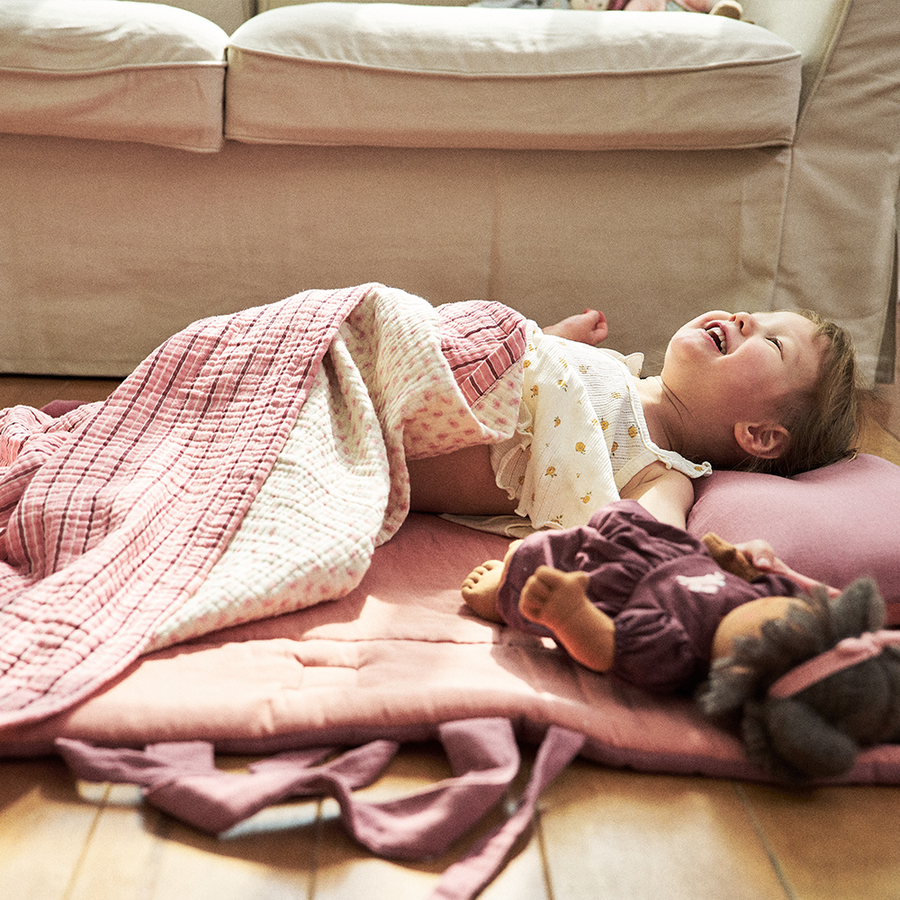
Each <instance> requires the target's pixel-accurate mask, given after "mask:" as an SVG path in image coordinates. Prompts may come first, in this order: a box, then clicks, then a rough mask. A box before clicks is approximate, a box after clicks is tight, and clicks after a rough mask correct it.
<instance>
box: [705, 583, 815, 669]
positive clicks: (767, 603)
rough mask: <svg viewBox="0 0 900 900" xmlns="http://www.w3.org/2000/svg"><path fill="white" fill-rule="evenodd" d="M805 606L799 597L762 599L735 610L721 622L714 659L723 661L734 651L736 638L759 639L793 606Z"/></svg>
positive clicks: (714, 648) (713, 652)
mask: <svg viewBox="0 0 900 900" xmlns="http://www.w3.org/2000/svg"><path fill="white" fill-rule="evenodd" d="M797 605H800V606H805V605H806V604H805V602H804V601H803V600H801V599H800V598H798V597H760V598H759V599H758V600H751V601H750V602H749V603H744V604H743V605H742V606H739V607H737V609H733V610H732V611H731V612H730V613H728V615H726V616H725V618H724V619H722V621H721V622H719V627H718V628H717V629H716V634H715V637H713V645H712V658H713V660H717V659H723V658H724V657H726V656H731V654H732V652H733V651H734V641H735V638H739V637H759V636H760V633H761V632H762V627H763V625H764V624H765V623H766V622H769V621H771V620H772V619H783V618H784V617H785V616H786V615H787V613H788V610H789V609H791V607H793V606H797Z"/></svg>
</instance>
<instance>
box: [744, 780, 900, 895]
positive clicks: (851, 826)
mask: <svg viewBox="0 0 900 900" xmlns="http://www.w3.org/2000/svg"><path fill="white" fill-rule="evenodd" d="M743 790H744V791H745V794H746V797H747V800H748V803H749V804H750V807H751V808H752V810H753V812H754V814H755V816H756V818H757V819H758V821H759V824H760V827H761V829H762V831H763V834H764V835H765V840H766V842H767V844H768V845H769V846H770V847H771V849H772V852H773V853H774V855H775V857H776V859H777V860H778V865H779V867H780V868H781V870H782V871H783V873H784V877H785V879H786V881H787V883H788V884H789V885H790V888H791V890H792V892H793V893H792V896H793V897H796V898H797V900H897V898H898V897H900V842H898V840H897V812H898V810H900V788H896V787H883V786H880V787H869V786H853V787H834V788H827V789H826V788H823V789H819V790H816V791H811V792H791V791H779V790H775V789H772V788H768V787H760V786H747V787H746V788H743Z"/></svg>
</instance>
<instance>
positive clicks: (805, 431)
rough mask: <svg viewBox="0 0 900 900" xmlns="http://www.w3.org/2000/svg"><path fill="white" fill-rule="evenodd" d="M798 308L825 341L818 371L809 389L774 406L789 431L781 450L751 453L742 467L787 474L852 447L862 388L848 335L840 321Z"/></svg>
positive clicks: (813, 466) (831, 459)
mask: <svg viewBox="0 0 900 900" xmlns="http://www.w3.org/2000/svg"><path fill="white" fill-rule="evenodd" d="M797 312H798V313H799V315H801V316H804V317H805V318H807V319H809V320H810V321H811V322H812V323H813V325H815V332H814V334H815V338H816V340H818V341H821V342H822V343H823V345H824V349H823V351H822V357H821V362H820V365H819V377H818V379H817V380H816V382H815V384H814V385H813V386H812V388H811V389H810V390H809V391H804V392H801V393H797V394H793V395H791V396H789V397H787V398H785V402H784V404H783V406H782V407H781V409H780V410H779V418H780V422H781V424H782V425H784V427H785V428H787V430H788V432H789V433H790V440H789V441H788V444H787V447H786V449H785V451H784V453H782V454H781V456H779V457H777V458H775V459H760V458H758V457H753V458H751V459H750V460H748V462H747V464H746V465H745V466H743V467H742V468H745V469H746V470H748V471H751V472H763V473H766V474H769V475H784V476H787V477H790V476H791V475H797V474H799V473H800V472H808V471H810V470H811V469H818V468H821V467H822V466H827V465H830V464H831V463H835V462H838V461H839V460H841V459H845V458H847V457H848V456H851V455H852V453H853V443H854V441H855V440H856V437H857V433H858V427H859V400H860V395H861V393H862V392H861V390H860V386H859V383H858V378H859V376H858V373H857V366H856V354H855V352H854V349H853V341H852V339H851V338H850V335H849V334H848V332H847V331H845V330H844V329H843V328H841V326H840V325H837V324H835V323H834V322H830V321H828V320H827V319H824V318H823V317H822V316H820V315H819V314H818V313H816V312H814V311H812V310H808V309H802V310H797Z"/></svg>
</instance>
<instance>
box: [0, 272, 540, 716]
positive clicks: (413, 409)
mask: <svg viewBox="0 0 900 900" xmlns="http://www.w3.org/2000/svg"><path fill="white" fill-rule="evenodd" d="M523 349H524V330H523V320H522V318H521V317H520V316H519V315H518V314H516V313H513V312H512V311H510V310H508V309H506V308H505V307H501V306H499V305H497V304H485V303H472V304H462V305H453V306H450V307H445V308H444V309H443V310H435V309H434V308H433V307H431V306H430V304H428V303H427V302H426V301H424V300H422V299H420V298H418V297H414V296H412V295H409V294H406V293H404V292H402V291H398V290H392V289H389V288H386V287H384V286H381V285H364V286H361V287H356V288H351V289H346V290H340V291H334V292H325V291H310V292H306V293H303V294H299V295H297V296H295V297H292V298H289V299H287V300H284V301H282V302H280V303H276V304H273V305H270V306H265V307H259V308H255V309H250V310H247V311H245V312H242V313H239V314H237V315H233V316H227V317H221V318H215V319H209V320H204V321H201V322H198V323H196V324H194V325H193V326H191V327H189V328H188V329H186V330H185V331H183V332H181V333H180V334H178V335H176V336H175V337H173V338H171V339H170V340H169V341H167V342H166V343H165V344H164V345H163V346H162V347H160V348H159V349H158V350H157V351H156V352H155V353H154V354H153V355H152V356H150V357H149V358H148V359H147V360H145V362H144V363H142V364H141V365H140V366H139V367H138V369H137V370H136V371H135V372H134V373H133V374H132V375H131V376H130V377H129V378H128V379H127V380H126V381H125V382H124V383H123V384H122V385H121V387H120V388H119V389H118V390H116V391H115V392H114V393H113V394H112V396H111V397H110V398H109V399H108V400H107V401H106V402H102V403H95V404H90V405H87V406H83V407H79V408H78V409H76V410H74V411H72V412H70V413H68V414H67V415H64V416H63V417H61V418H60V419H57V420H54V419H51V418H50V417H49V416H46V415H44V414H42V413H39V412H37V411H35V410H32V409H30V408H26V407H16V408H13V409H11V410H7V411H6V412H5V413H4V414H3V418H2V419H0V529H2V530H0V728H2V727H3V726H9V725H15V724H22V723H26V722H33V721H37V720H40V719H44V718H46V717H48V716H51V715H53V714H55V713H59V712H60V711H62V710H64V709H66V708H68V707H70V706H72V705H73V704H75V703H77V702H78V701H80V700H83V699H84V698H86V697H87V696H89V695H90V694H92V693H94V692H95V691H97V690H98V689H99V688H100V687H102V686H103V685H104V684H106V683H107V682H109V681H110V680H112V679H114V678H116V676H118V675H119V674H120V673H121V672H122V671H123V670H124V669H125V668H126V667H127V666H128V665H129V664H130V663H132V662H133V661H134V660H135V659H136V658H137V657H138V656H139V655H140V654H142V653H145V652H147V651H149V650H153V649H159V648H160V647H163V646H166V645H168V644H171V643H173V642H176V641H181V640H185V639H187V638H191V637H195V636H197V635H200V634H203V633H206V632H208V631H212V630H214V629H217V628H221V627H223V626H226V625H234V624H237V623H240V622H246V621H248V620H252V619H257V618H260V617H264V616H271V615H274V614H277V613H282V612H287V611H289V610H292V609H297V608H300V607H303V606H308V605H311V604H314V603H317V602H319V601H321V600H325V599H330V598H335V597H338V596H341V595H343V594H346V593H347V592H348V591H349V590H351V589H352V588H353V587H355V586H356V584H358V582H359V580H360V579H361V578H362V576H363V574H364V573H365V571H366V569H367V567H368V565H369V561H370V559H371V556H372V552H373V550H374V548H375V547H376V546H378V545H379V544H382V543H383V542H384V541H386V540H387V539H388V538H389V537H391V536H392V535H393V534H394V533H395V532H396V530H397V529H398V527H399V526H400V524H401V523H402V522H403V520H404V518H405V516H406V514H407V511H408V477H407V474H406V467H405V462H404V459H405V456H406V455H407V454H408V455H413V456H414V455H430V454H434V453H438V452H449V451H451V450H454V449H457V448H458V447H461V446H463V445H465V444H474V443H480V442H486V441H491V440H496V439H497V438H498V437H500V436H504V435H508V434H509V433H510V431H511V429H512V428H513V426H514V423H515V419H516V415H515V414H516V408H517V406H518V400H519V396H520V392H521V380H520V375H519V370H518V369H517V368H516V366H515V365H514V363H515V362H516V360H517V359H518V357H519V356H520V355H521V353H522V350H523Z"/></svg>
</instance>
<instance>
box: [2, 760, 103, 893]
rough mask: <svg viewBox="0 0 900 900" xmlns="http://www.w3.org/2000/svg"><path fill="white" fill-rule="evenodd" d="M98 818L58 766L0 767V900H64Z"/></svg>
mask: <svg viewBox="0 0 900 900" xmlns="http://www.w3.org/2000/svg"><path fill="white" fill-rule="evenodd" d="M99 815H100V812H99V810H98V808H97V807H95V806H94V805H93V804H91V803H88V802H83V801H82V800H81V799H80V798H79V797H78V795H77V793H76V792H75V791H74V789H73V784H72V778H71V776H70V775H69V772H68V769H66V767H65V766H64V765H63V763H62V761H61V760H27V761H20V760H16V761H5V762H3V763H2V764H0V897H2V898H4V900H67V898H68V891H69V888H70V885H71V882H72V880H73V879H74V878H75V877H76V873H77V871H78V868H79V865H80V861H81V858H82V854H83V853H84V850H85V847H86V846H87V844H88V842H89V840H90V838H91V835H92V833H93V829H94V827H95V825H96V823H97V820H98V818H99Z"/></svg>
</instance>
